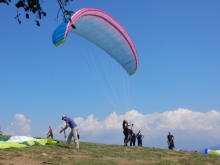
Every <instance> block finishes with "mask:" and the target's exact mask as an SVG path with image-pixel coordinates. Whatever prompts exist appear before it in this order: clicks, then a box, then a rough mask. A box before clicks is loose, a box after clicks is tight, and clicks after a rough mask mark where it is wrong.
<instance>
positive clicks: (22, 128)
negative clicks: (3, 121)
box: [4, 114, 31, 136]
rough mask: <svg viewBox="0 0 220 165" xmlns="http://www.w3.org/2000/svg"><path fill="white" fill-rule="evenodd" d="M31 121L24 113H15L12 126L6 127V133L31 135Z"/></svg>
mask: <svg viewBox="0 0 220 165" xmlns="http://www.w3.org/2000/svg"><path fill="white" fill-rule="evenodd" d="M30 122H31V120H30V119H27V118H26V117H25V116H24V115H23V114H15V116H14V121H13V122H12V123H11V125H10V127H9V128H7V129H6V131H5V132H4V134H8V135H17V136H30V130H31V127H30V125H29V123H30Z"/></svg>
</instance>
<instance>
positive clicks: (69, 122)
mask: <svg viewBox="0 0 220 165" xmlns="http://www.w3.org/2000/svg"><path fill="white" fill-rule="evenodd" d="M61 120H64V121H65V122H66V126H65V127H64V128H63V129H62V130H61V131H60V133H62V132H63V131H65V130H66V129H67V128H68V127H70V128H71V131H70V133H69V136H68V139H67V148H70V143H71V140H72V137H73V138H74V142H75V149H76V150H78V149H79V140H78V137H77V132H78V127H77V124H76V123H75V121H74V120H73V119H71V118H69V117H67V116H66V115H63V116H62V119H61Z"/></svg>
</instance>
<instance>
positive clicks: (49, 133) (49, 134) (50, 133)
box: [47, 126, 53, 139]
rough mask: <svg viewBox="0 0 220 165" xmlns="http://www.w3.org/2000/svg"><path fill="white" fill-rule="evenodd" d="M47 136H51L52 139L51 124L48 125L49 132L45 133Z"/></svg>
mask: <svg viewBox="0 0 220 165" xmlns="http://www.w3.org/2000/svg"><path fill="white" fill-rule="evenodd" d="M47 135H48V136H47V138H49V137H51V138H52V139H53V130H52V128H51V126H49V132H48V133H47Z"/></svg>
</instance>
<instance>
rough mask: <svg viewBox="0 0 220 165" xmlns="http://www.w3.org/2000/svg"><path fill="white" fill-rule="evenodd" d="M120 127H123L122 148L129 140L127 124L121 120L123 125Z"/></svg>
mask: <svg viewBox="0 0 220 165" xmlns="http://www.w3.org/2000/svg"><path fill="white" fill-rule="evenodd" d="M122 127H123V134H124V136H125V137H124V146H127V145H128V144H127V143H128V142H129V141H130V140H129V129H128V122H127V121H126V120H123V123H122Z"/></svg>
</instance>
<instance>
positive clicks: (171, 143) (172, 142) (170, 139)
mask: <svg viewBox="0 0 220 165" xmlns="http://www.w3.org/2000/svg"><path fill="white" fill-rule="evenodd" d="M172 138H173V135H168V136H167V140H168V145H169V149H171V150H172V149H173V148H175V145H174V141H173V139H172Z"/></svg>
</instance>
